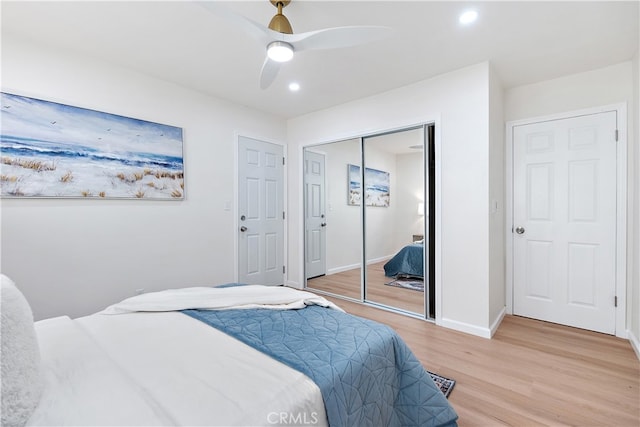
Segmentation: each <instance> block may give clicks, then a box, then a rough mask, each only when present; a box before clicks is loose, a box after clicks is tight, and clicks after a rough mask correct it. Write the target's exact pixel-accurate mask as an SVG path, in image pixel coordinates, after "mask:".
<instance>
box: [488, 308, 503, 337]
mask: <svg viewBox="0 0 640 427" xmlns="http://www.w3.org/2000/svg"><path fill="white" fill-rule="evenodd" d="M506 314H507V307H502V310H500V313H498V317H496V320H494V321H493V323H492V324H491V327H490V328H489V331H490V333H491V336H492V337H493V335H494V334H495V333H496V331H497V330H498V327H500V323H502V319H504V316H505V315H506Z"/></svg>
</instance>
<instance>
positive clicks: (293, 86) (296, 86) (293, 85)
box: [289, 82, 300, 92]
mask: <svg viewBox="0 0 640 427" xmlns="http://www.w3.org/2000/svg"><path fill="white" fill-rule="evenodd" d="M289 90H290V91H291V92H297V91H299V90H300V85H299V84H298V83H296V82H293V83H289Z"/></svg>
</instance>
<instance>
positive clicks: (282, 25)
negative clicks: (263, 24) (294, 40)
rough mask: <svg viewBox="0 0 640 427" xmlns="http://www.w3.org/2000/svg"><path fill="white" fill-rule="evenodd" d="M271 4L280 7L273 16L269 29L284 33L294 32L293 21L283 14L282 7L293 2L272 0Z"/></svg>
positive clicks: (289, 0)
mask: <svg viewBox="0 0 640 427" xmlns="http://www.w3.org/2000/svg"><path fill="white" fill-rule="evenodd" d="M270 1H271V4H273V5H274V6H276V7H277V8H278V13H277V14H276V15H275V16H274V17H273V18H271V22H269V29H271V30H273V31H277V32H279V33H284V34H293V29H292V28H291V23H290V22H289V20H288V19H287V17H286V16H284V15H283V14H282V8H283V7H285V6H286V5H288V4H289V3H291V0H270Z"/></svg>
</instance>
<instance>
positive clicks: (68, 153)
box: [0, 93, 184, 200]
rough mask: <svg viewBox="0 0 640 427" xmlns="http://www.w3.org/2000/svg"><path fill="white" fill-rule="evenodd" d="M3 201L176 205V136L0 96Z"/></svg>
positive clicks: (179, 178)
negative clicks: (86, 200)
mask: <svg viewBox="0 0 640 427" xmlns="http://www.w3.org/2000/svg"><path fill="white" fill-rule="evenodd" d="M0 114H1V116H0V124H1V126H0V185H1V189H2V192H1V195H2V197H96V198H149V199H174V200H175V199H183V198H184V167H183V155H182V129H181V128H178V127H174V126H168V125H163V124H159V123H153V122H148V121H144V120H139V119H134V118H129V117H124V116H118V115H114V114H108V113H103V112H99V111H95V110H88V109H84V108H78V107H72V106H68V105H64V104H58V103H54V102H49V101H43V100H38V99H33V98H28V97H24V96H19V95H13V94H8V93H1V110H0Z"/></svg>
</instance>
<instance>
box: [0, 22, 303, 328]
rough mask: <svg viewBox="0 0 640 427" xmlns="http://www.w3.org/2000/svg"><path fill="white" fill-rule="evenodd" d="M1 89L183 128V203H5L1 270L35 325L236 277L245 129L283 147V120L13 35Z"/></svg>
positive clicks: (5, 51)
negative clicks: (239, 160) (237, 138)
mask: <svg viewBox="0 0 640 427" xmlns="http://www.w3.org/2000/svg"><path fill="white" fill-rule="evenodd" d="M2 90H3V91H6V92H13V93H17V94H20V95H25V96H31V97H36V98H41V99H46V100H50V101H55V102H61V103H65V104H70V105H74V106H79V107H86V108H91V109H95V110H100V111H105V112H109V113H114V114H120V115H124V116H129V117H135V118H139V119H144V120H149V121H155V122H160V123H165V124H170V125H174V126H179V127H182V128H183V130H184V163H185V196H186V199H185V200H184V201H165V202H160V201H138V200H126V201H124V200H61V199H58V200H42V199H40V200H22V199H3V200H2V202H1V203H2V205H1V207H2V224H1V233H2V236H1V247H2V253H1V257H0V259H1V263H2V264H1V269H2V272H3V273H5V274H7V275H9V276H10V277H12V278H13V279H14V280H15V281H16V283H17V284H18V286H19V287H20V288H21V289H22V290H23V292H24V294H25V296H26V297H27V299H28V300H29V302H30V303H31V305H32V307H33V311H34V315H35V317H36V319H41V318H45V317H51V316H58V315H62V314H67V315H70V316H72V317H73V316H80V315H85V314H88V313H91V312H94V311H97V310H100V309H102V308H104V307H105V306H106V305H108V304H111V303H114V302H116V301H118V300H120V299H122V298H125V297H129V296H132V295H133V294H134V292H135V290H136V289H140V288H144V289H146V291H151V290H159V289H166V288H171V287H184V286H190V285H195V284H216V283H224V282H230V281H233V280H234V270H235V268H234V253H233V252H234V251H233V246H234V243H233V242H234V236H235V228H234V212H233V210H229V211H226V210H224V204H225V203H226V202H229V203H231V202H232V201H233V199H234V188H233V182H234V180H233V178H234V174H235V172H234V167H233V164H232V161H231V159H233V158H234V149H235V145H234V144H235V142H234V132H236V131H240V132H244V133H246V134H248V135H249V136H258V137H262V138H264V139H267V140H272V141H283V142H284V141H285V138H286V128H285V123H284V122H283V121H282V120H279V119H277V118H276V117H273V116H270V115H267V114H265V113H261V112H256V111H253V110H250V109H247V108H246V107H242V106H239V105H235V104H231V103H228V102H226V101H222V100H217V99H214V98H211V97H208V96H204V95H202V94H199V93H196V92H193V91H190V90H186V89H183V88H181V87H178V86H176V85H173V84H171V83H167V82H164V81H160V80H156V79H153V78H151V77H148V76H144V75H141V74H137V73H135V72H132V71H129V70H125V69H122V68H119V67H116V66H112V65H109V64H106V63H101V62H98V61H94V60H92V59H90V58H88V57H79V56H76V55H74V54H73V53H70V52H66V51H59V50H55V49H49V48H46V47H44V46H35V45H32V44H30V43H27V42H25V41H20V40H16V39H12V38H10V37H6V36H5V35H4V34H3V40H2ZM297 202H298V201H297Z"/></svg>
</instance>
